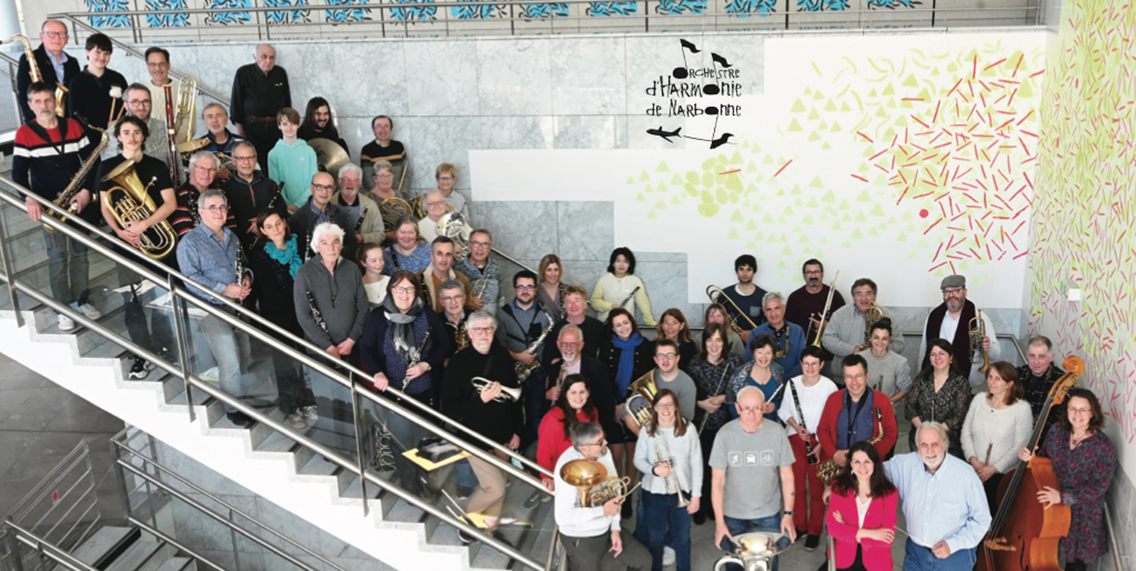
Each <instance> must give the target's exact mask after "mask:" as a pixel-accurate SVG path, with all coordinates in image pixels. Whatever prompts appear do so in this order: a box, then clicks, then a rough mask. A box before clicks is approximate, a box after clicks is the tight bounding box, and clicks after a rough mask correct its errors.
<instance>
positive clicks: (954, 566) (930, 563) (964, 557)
mask: <svg viewBox="0 0 1136 571" xmlns="http://www.w3.org/2000/svg"><path fill="white" fill-rule="evenodd" d="M904 551H905V552H906V555H905V556H904V558H903V571H970V570H971V569H974V562H975V560H976V558H977V552H976V550H975V549H974V548H971V549H962V550H959V551H956V552H954V553H951V555H950V556H949V557H947V558H946V559H939V558H938V557H935V554H934V553H932V552H931V549H930V548H927V547H923V546H922V545H919V544H918V543H915V542H914V541H911V538H907V545H906V546H905V547H904Z"/></svg>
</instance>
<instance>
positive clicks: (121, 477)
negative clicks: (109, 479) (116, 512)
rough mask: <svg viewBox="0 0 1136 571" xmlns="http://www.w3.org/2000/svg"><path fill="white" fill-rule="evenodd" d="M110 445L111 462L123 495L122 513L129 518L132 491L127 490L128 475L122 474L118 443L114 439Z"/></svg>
mask: <svg viewBox="0 0 1136 571" xmlns="http://www.w3.org/2000/svg"><path fill="white" fill-rule="evenodd" d="M109 444H110V455H111V460H112V461H113V463H114V475H115V476H117V477H118V487H119V491H120V492H121V493H122V507H123V512H122V513H124V514H126V515H127V516H129V515H130V490H128V489H127V488H126V474H124V473H123V472H122V466H120V465H119V464H118V461H119V460H121V459H122V457H121V456H120V455H119V450H118V443H117V442H115V441H114V439H113V438H112V439H111V440H110V443H109Z"/></svg>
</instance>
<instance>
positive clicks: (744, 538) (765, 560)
mask: <svg viewBox="0 0 1136 571" xmlns="http://www.w3.org/2000/svg"><path fill="white" fill-rule="evenodd" d="M733 544H734V552H733V553H729V554H726V555H723V556H722V557H720V558H718V561H716V562H715V563H714V571H724V570H725V569H728V568H729V565H730V564H734V565H739V566H741V567H742V569H744V570H745V571H769V570H770V569H773V558H774V557H776V556H777V554H778V553H780V552H782V551H784V550H785V548H786V547H788V544H789V540H788V538H786V537H784V536H782V535H781V534H778V533H770V532H765V531H752V532H750V533H742V534H738V535H736V536H734V541H733ZM783 546H784V547H783ZM829 559H831V560H833V561H835V560H836V557H833V556H832V555H831V554H830V555H829Z"/></svg>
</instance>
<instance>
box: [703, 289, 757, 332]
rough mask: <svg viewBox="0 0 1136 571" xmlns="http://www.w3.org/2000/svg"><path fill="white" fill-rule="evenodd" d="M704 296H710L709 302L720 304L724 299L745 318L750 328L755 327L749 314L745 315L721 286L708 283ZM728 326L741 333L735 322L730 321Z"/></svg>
mask: <svg viewBox="0 0 1136 571" xmlns="http://www.w3.org/2000/svg"><path fill="white" fill-rule="evenodd" d="M706 297H708V298H710V303H719V304H721V303H722V301H721V300H722V299H724V300H726V303H728V304H730V307H733V308H734V311H736V312H738V315H739V316H741V318H742V319H744V320H746V322H748V323H749V328H750V329H757V324H756V323H754V322H753V320H752V319H750V318H749V316H748V315H746V314H745V312H744V311H742V308H740V307H738V304H736V303H734V300H732V299H730V296H728V295H726V292H725V291H723V290H722V288H720V287H718V286H716V285H714V284H710V285H708V286H706ZM723 305H725V304H723ZM730 326H731V327H733V328H734V331H737V332H738V335H741V333H742V329H741V327H739V326H738V325H737V324H736V323H733V322H732V321H731V323H730Z"/></svg>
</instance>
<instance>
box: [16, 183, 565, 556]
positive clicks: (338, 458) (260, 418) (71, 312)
mask: <svg viewBox="0 0 1136 571" xmlns="http://www.w3.org/2000/svg"><path fill="white" fill-rule="evenodd" d="M0 196H3V193H0ZM61 227H62V228H66V226H63V225H61ZM8 284H9V287H13V286H14V290H19V291H21V292H23V293H24V294H25V295H27V296H28V297H31V298H32V299H34V300H36V301H38V302H39V303H41V304H43V305H44V306H46V307H48V308H49V309H51V310H53V311H55V312H57V313H61V314H64V315H67V316H68V317H70V318H71V319H72V320H74V321H75V322H76V323H77V324H80V325H82V326H83V327H86V328H87V329H90V330H91V331H94V332H96V333H98V334H99V335H101V336H103V337H106V338H107V339H108V340H110V341H111V342H112V343H115V344H117V345H121V346H123V347H125V348H127V349H129V350H130V351H133V352H135V353H137V354H140V355H143V356H149V355H152V354H151V353H150V352H149V351H146V350H145V349H143V348H142V347H139V346H138V345H135V344H134V343H133V342H132V341H130V340H128V339H126V338H124V337H122V336H121V335H119V334H118V333H116V332H114V331H111V330H110V329H108V328H106V327H104V326H102V325H100V324H99V323H98V322H96V321H93V320H91V319H89V318H87V316H86V315H84V314H83V313H82V312H80V311H77V310H75V309H74V308H72V307H71V306H69V305H64V304H62V303H60V302H58V301H56V300H55V299H52V298H51V297H50V296H48V295H46V294H44V293H42V292H40V291H39V290H38V289H37V288H34V287H31V286H28V285H26V284H24V283H23V282H21V281H9V282H8ZM144 358H145V357H144ZM159 365H161V366H163V368H165V367H166V366H168V365H166V364H165V363H159ZM171 368H172V367H171ZM187 377H188V379H187V380H188V381H189V383H190V384H191V385H192V386H194V387H196V388H198V389H199V390H201V391H202V392H204V393H206V394H208V395H209V396H210V397H213V398H214V399H216V400H218V401H220V402H221V403H223V404H226V405H228V406H230V407H232V408H234V409H236V410H238V411H240V412H242V413H244V414H245V415H247V416H249V417H251V418H254V419H256V421H257V422H259V423H261V424H263V425H265V426H267V427H268V428H271V429H272V430H274V431H276V432H280V433H283V434H287V435H288V438H290V439H292V440H294V441H296V442H298V443H300V444H302V445H304V446H305V447H306V448H310V449H311V450H312V451H313V452H315V453H316V454H319V455H321V456H323V457H324V458H326V459H327V460H328V461H329V462H331V463H333V464H338V465H339V466H340V467H342V468H344V469H346V470H348V471H351V472H352V473H354V474H357V475H359V476H360V477H361V478H365V479H366V481H368V482H371V483H372V484H375V485H377V486H379V487H380V488H382V489H384V490H386V491H387V492H390V493H391V494H394V495H396V496H398V497H399V498H400V499H402V500H403V501H405V502H406V503H408V504H411V505H413V506H414V507H417V508H418V509H421V510H422V511H424V512H427V513H429V514H430V515H432V516H434V517H436V518H438V519H440V520H442V521H444V522H446V523H448V524H450V525H451V526H453V527H455V528H457V529H459V530H462V531H465V532H466V533H469V534H470V535H471V536H472V537H475V538H477V540H478V541H481V542H484V543H487V544H489V545H491V546H492V547H493V548H494V549H496V550H498V551H500V552H501V553H504V554H506V555H508V556H509V557H511V558H513V559H514V560H516V561H519V562H521V563H523V564H525V565H528V566H530V567H532V568H534V569H544V567H543V566H541V565H540V564H538V563H536V561H535V560H533V559H531V558H529V557H528V556H526V555H524V554H521V553H520V552H518V551H517V550H516V549H514V548H513V547H511V546H509V545H507V544H505V543H503V542H502V541H500V540H498V539H497V538H495V537H493V536H489V535H485V534H483V533H481V531H480V530H478V529H477V528H475V527H473V526H472V525H469V524H467V523H465V522H464V521H461V520H458V519H457V518H455V517H453V516H452V515H450V514H449V513H447V512H446V510H441V509H438V508H436V507H434V506H433V505H431V504H429V503H427V502H425V501H423V500H422V499H421V498H419V497H418V496H416V495H414V494H412V493H410V492H408V491H406V490H404V489H403V488H402V487H401V486H398V485H396V484H393V483H391V482H387V481H385V480H383V479H382V478H379V477H378V476H377V475H375V474H372V473H371V472H368V471H366V470H364V471H363V472H362V473H360V471H359V469H358V468H357V467H356V465H355V463H353V462H351V461H350V460H348V459H346V458H344V457H343V456H342V455H341V454H340V453H339V452H338V451H334V450H331V449H329V448H326V447H324V446H323V445H322V444H320V443H318V442H316V441H315V440H312V439H311V438H308V437H307V436H305V435H303V434H298V433H295V432H292V431H290V430H288V428H287V427H286V426H284V424H283V423H281V422H280V421H278V420H276V419H274V418H272V417H270V416H268V415H266V414H264V413H262V412H260V411H259V410H257V409H255V408H253V407H251V406H249V405H248V404H246V403H245V402H244V401H243V400H240V399H237V398H234V397H232V396H230V395H229V394H228V393H225V392H224V391H222V390H221V389H219V388H217V387H214V386H212V384H211V383H208V382H206V381H203V380H201V379H200V378H199V377H197V376H196V375H187ZM190 406H193V405H190ZM364 501H365V500H364ZM554 529H555V528H554Z"/></svg>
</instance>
